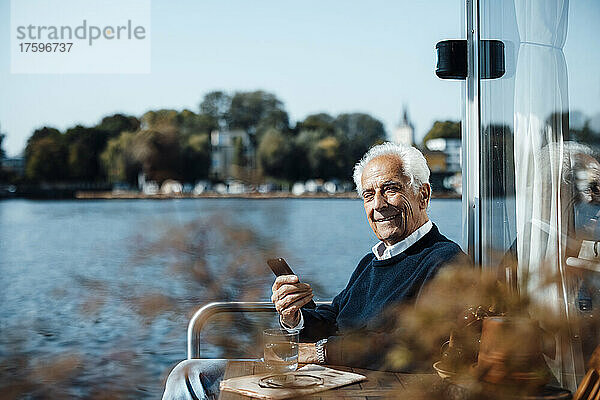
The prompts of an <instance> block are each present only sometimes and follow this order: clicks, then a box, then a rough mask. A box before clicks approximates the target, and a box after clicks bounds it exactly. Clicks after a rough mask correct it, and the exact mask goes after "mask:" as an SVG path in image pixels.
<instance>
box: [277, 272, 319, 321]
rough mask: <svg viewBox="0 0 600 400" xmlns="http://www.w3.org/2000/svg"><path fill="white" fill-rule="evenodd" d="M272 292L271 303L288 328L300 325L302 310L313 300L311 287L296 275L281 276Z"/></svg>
mask: <svg viewBox="0 0 600 400" xmlns="http://www.w3.org/2000/svg"><path fill="white" fill-rule="evenodd" d="M272 290H273V295H272V296H271V301H272V302H273V304H275V309H276V310H277V312H278V313H279V315H281V320H282V322H283V323H284V324H285V325H286V326H288V327H295V326H296V325H298V323H299V322H300V308H301V307H302V306H303V305H305V304H306V303H308V302H309V301H311V300H312V298H313V292H312V288H311V287H310V285H309V284H308V283H301V282H300V280H299V279H298V277H297V276H296V275H281V276H278V277H277V279H275V283H273V288H272Z"/></svg>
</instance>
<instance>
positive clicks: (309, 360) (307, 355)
mask: <svg viewBox="0 0 600 400" xmlns="http://www.w3.org/2000/svg"><path fill="white" fill-rule="evenodd" d="M298 362H299V363H302V364H318V363H319V360H318V359H317V346H316V345H315V344H314V343H298Z"/></svg>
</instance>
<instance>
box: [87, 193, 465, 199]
mask: <svg viewBox="0 0 600 400" xmlns="http://www.w3.org/2000/svg"><path fill="white" fill-rule="evenodd" d="M431 198H432V199H460V198H461V196H460V195H459V194H457V193H443V192H442V193H433V194H432V196H431ZM75 199H76V200H172V199H255V200H265V199H356V200H360V199H359V197H358V196H357V194H356V193H355V192H346V193H334V194H331V193H304V194H301V195H295V194H293V193H289V192H271V193H239V194H219V193H202V194H197V195H196V194H190V193H185V194H155V195H148V194H144V193H139V192H76V193H75Z"/></svg>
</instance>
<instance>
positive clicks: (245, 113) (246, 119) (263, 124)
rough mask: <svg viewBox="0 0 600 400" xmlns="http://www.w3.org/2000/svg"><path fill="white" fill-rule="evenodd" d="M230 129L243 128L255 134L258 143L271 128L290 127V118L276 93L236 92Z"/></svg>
mask: <svg viewBox="0 0 600 400" xmlns="http://www.w3.org/2000/svg"><path fill="white" fill-rule="evenodd" d="M228 122H229V124H228V125H229V129H243V130H244V131H246V132H248V133H249V134H250V135H255V139H256V143H258V142H260V136H262V133H264V132H266V130H267V129H269V128H276V129H277V128H278V127H282V126H283V127H284V128H285V129H286V130H287V129H288V126H287V125H288V124H289V118H288V116H287V112H286V111H285V109H284V108H283V102H281V100H279V99H278V98H277V97H276V96H275V95H274V94H272V93H267V92H264V91H262V90H257V91H254V92H236V93H235V94H234V95H233V97H232V99H231V106H230V108H229V120H228Z"/></svg>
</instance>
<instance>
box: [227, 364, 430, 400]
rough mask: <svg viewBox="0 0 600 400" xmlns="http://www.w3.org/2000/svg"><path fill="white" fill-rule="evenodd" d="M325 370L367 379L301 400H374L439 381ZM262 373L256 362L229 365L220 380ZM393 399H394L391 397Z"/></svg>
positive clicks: (231, 399)
mask: <svg viewBox="0 0 600 400" xmlns="http://www.w3.org/2000/svg"><path fill="white" fill-rule="evenodd" d="M327 367H329V368H333V369H337V370H340V371H347V372H355V373H357V374H361V375H364V376H366V377H367V380H366V381H362V382H358V383H354V384H352V385H347V386H342V387H340V388H337V389H332V390H327V391H324V392H319V393H315V394H314V395H310V396H306V397H304V398H305V399H312V400H317V399H323V400H325V399H333V398H340V397H343V398H351V399H353V400H366V399H367V396H368V398H369V399H372V398H374V397H390V395H391V394H392V393H397V394H398V395H400V394H401V392H403V391H406V390H407V389H408V387H409V386H411V385H415V384H429V383H430V384H436V383H438V384H439V383H440V382H441V379H440V378H439V377H438V376H437V375H435V374H402V373H397V372H383V371H372V370H368V369H362V368H350V367H342V366H335V365H327ZM263 372H265V369H264V364H263V363H261V362H257V361H229V362H228V363H227V368H226V369H225V376H224V378H223V379H229V378H236V377H238V376H245V375H253V374H260V373H263ZM394 397H397V396H394ZM249 398H250V397H246V396H242V395H239V394H236V393H231V392H221V394H220V395H219V400H242V399H243V400H248V399H249Z"/></svg>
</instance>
